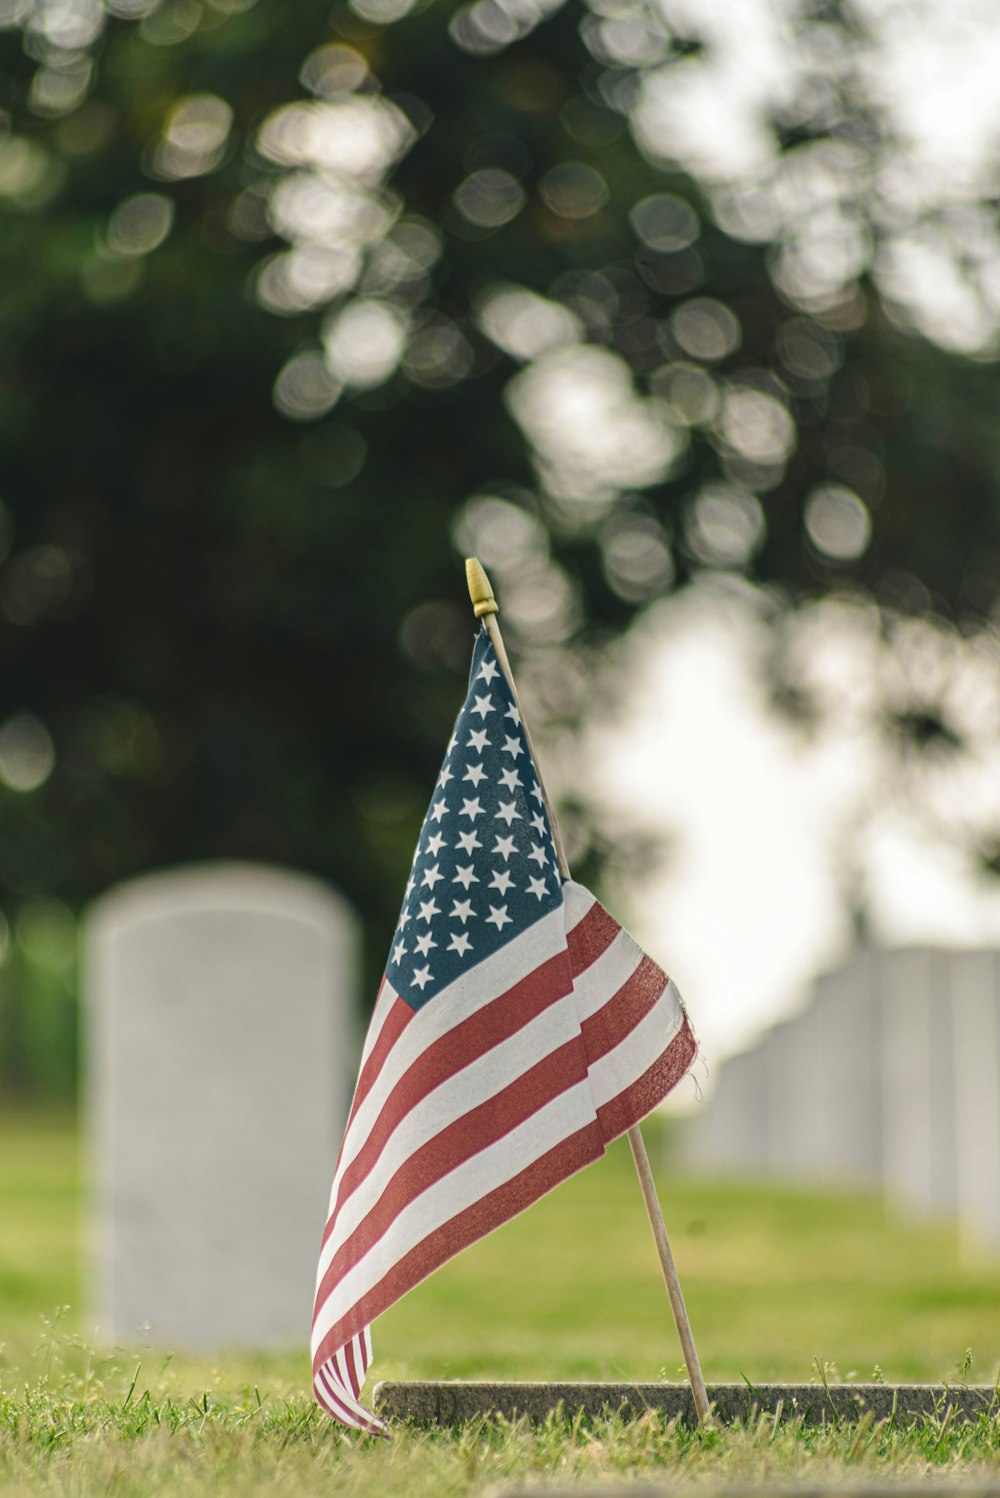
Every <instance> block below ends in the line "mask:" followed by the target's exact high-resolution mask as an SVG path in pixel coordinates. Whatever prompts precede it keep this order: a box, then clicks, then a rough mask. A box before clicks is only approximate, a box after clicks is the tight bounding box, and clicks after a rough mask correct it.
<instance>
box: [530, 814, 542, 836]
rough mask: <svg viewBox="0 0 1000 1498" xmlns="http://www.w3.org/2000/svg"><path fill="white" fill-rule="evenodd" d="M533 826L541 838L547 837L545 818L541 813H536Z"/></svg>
mask: <svg viewBox="0 0 1000 1498" xmlns="http://www.w3.org/2000/svg"><path fill="white" fill-rule="evenodd" d="M531 825H532V827H534V829H535V831H536V832H537V833H538V836H539V837H544V836H545V818H544V817H543V816H542V814H541V812H540V811H536V812H535V815H534V816H533V817H532V819H531Z"/></svg>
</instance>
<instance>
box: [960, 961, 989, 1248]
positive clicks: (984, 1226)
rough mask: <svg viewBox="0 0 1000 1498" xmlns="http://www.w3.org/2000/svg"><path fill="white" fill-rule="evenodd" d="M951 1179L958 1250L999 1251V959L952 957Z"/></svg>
mask: <svg viewBox="0 0 1000 1498" xmlns="http://www.w3.org/2000/svg"><path fill="white" fill-rule="evenodd" d="M951 990H952V992H951V1011H952V1024H953V1034H954V1059H955V1177H956V1185H957V1194H958V1212H959V1220H960V1222H961V1227H962V1240H963V1246H965V1247H967V1248H969V1249H971V1250H973V1251H975V1250H976V1249H977V1248H988V1249H992V1250H993V1251H996V1250H997V1249H1000V956H998V954H997V953H995V952H961V953H956V954H955V956H954V957H953V958H952V984H951Z"/></svg>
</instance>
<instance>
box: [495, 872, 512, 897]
mask: <svg viewBox="0 0 1000 1498" xmlns="http://www.w3.org/2000/svg"><path fill="white" fill-rule="evenodd" d="M512 886H513V887H514V888H515V889H516V888H517V886H516V885H515V884H514V881H513V879H512V878H511V877H510V874H509V872H508V871H507V869H497V870H496V872H495V873H494V875H493V878H492V879H491V880H490V889H498V890H499V891H500V893H501V894H502V895H505V894H506V893H507V891H508V890H509V889H510V888H511V887H512Z"/></svg>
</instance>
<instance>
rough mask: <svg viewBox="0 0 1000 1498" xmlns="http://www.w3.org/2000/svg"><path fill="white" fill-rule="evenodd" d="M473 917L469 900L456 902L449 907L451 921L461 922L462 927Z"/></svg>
mask: <svg viewBox="0 0 1000 1498" xmlns="http://www.w3.org/2000/svg"><path fill="white" fill-rule="evenodd" d="M472 915H473V909H472V901H471V900H456V901H455V903H454V905H453V906H452V907H451V918H452V920H453V921H461V922H462V925H463V926H464V925H465V923H466V921H468V920H471V919H472Z"/></svg>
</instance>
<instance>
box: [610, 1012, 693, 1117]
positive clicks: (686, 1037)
mask: <svg viewBox="0 0 1000 1498" xmlns="http://www.w3.org/2000/svg"><path fill="white" fill-rule="evenodd" d="M697 1053H698V1042H697V1041H696V1040H695V1038H694V1032H693V1031H692V1029H691V1026H690V1024H689V1023H688V1020H687V1016H686V1015H685V1018H684V1023H683V1025H682V1026H681V1028H680V1029H679V1030H678V1032H677V1034H676V1035H675V1036H674V1038H673V1040H672V1041H671V1042H670V1044H669V1045H668V1046H667V1048H666V1050H665V1051H664V1052H663V1053H662V1054H661V1055H659V1056H658V1057H657V1058H656V1060H655V1061H654V1062H653V1064H652V1066H650V1067H648V1068H647V1069H646V1071H644V1072H643V1074H642V1076H641V1077H639V1078H637V1080H636V1081H634V1082H632V1083H631V1084H630V1085H629V1086H628V1087H626V1088H625V1090H624V1091H623V1092H620V1093H618V1095H617V1096H616V1097H613V1098H611V1099H610V1100H609V1101H608V1102H606V1103H604V1104H603V1105H602V1107H600V1108H598V1110H597V1118H598V1122H599V1124H600V1127H601V1132H602V1134H603V1137H604V1140H605V1142H606V1143H608V1144H610V1143H611V1141H612V1139H617V1138H618V1137H619V1135H620V1134H624V1133H625V1132H626V1131H627V1130H628V1129H631V1128H632V1127H633V1126H634V1125H635V1124H637V1123H639V1122H640V1121H641V1120H642V1119H644V1118H645V1117H646V1115H647V1114H649V1113H652V1111H653V1109H654V1108H655V1107H656V1106H657V1105H658V1104H659V1103H662V1102H663V1099H664V1098H665V1097H666V1095H667V1093H668V1092H669V1091H670V1089H671V1088H672V1087H676V1085H677V1083H678V1082H679V1081H680V1079H681V1077H683V1075H684V1073H685V1072H686V1071H687V1069H688V1067H689V1066H690V1065H691V1063H692V1061H693V1060H694V1058H695V1056H696V1055H697Z"/></svg>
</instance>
